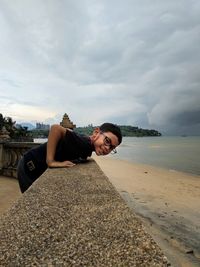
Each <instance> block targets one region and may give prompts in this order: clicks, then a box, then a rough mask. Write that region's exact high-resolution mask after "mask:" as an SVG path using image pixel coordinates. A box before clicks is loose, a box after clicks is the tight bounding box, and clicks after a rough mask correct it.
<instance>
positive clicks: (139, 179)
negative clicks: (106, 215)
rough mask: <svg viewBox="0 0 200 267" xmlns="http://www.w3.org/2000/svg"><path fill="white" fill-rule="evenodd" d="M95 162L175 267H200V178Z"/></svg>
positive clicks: (122, 163)
mask: <svg viewBox="0 0 200 267" xmlns="http://www.w3.org/2000/svg"><path fill="white" fill-rule="evenodd" d="M94 159H95V160H96V161H97V163H98V164H99V166H100V167H101V169H102V170H103V172H104V173H105V174H106V175H107V176H108V178H109V179H110V181H111V182H112V184H113V185H114V186H115V188H116V189H117V190H118V191H119V193H120V194H121V196H122V197H123V198H124V200H125V201H126V202H127V203H128V205H129V206H130V208H131V209H133V211H134V212H135V213H136V214H137V215H138V216H139V217H140V218H141V219H142V221H143V222H144V224H145V226H146V230H147V231H148V232H149V233H150V234H151V235H152V236H153V237H154V239H155V240H156V241H157V243H158V244H159V245H160V247H161V248H162V249H163V251H164V252H165V254H167V256H168V257H169V258H170V259H171V262H172V263H174V266H200V209H199V206H200V176H193V175H190V174H186V173H181V172H176V171H170V170H166V169H161V168H157V167H153V166H149V165H143V164H138V163H137V164H134V163H131V162H128V161H123V160H118V159H116V160H113V159H111V158H109V157H96V156H94Z"/></svg>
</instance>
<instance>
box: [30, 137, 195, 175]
mask: <svg viewBox="0 0 200 267" xmlns="http://www.w3.org/2000/svg"><path fill="white" fill-rule="evenodd" d="M46 141H47V139H35V140H34V142H38V143H43V142H46ZM109 157H112V158H119V159H123V160H128V161H131V162H135V163H144V164H148V165H153V166H157V167H162V168H165V169H170V170H176V171H182V172H187V173H192V174H195V175H200V136H187V137H180V136H161V137H124V138H123V142H122V144H121V145H120V146H119V147H118V148H117V154H115V155H111V154H110V155H109Z"/></svg>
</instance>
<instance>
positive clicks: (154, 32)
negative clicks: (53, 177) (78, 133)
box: [0, 0, 200, 134]
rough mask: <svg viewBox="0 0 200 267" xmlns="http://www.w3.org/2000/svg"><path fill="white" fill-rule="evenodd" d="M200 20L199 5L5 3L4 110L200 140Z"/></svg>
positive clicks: (1, 11) (1, 21)
mask: <svg viewBox="0 0 200 267" xmlns="http://www.w3.org/2000/svg"><path fill="white" fill-rule="evenodd" d="M199 18H200V3H199V1H198V0H194V1H190V2H189V1H186V0H180V1H178V2H177V1H172V0H170V1H165V2H164V1H154V2H151V1H147V0H142V1H135V0H134V1H133V0H127V1H126V2H121V1H114V0H110V1H100V2H99V1H92V2H91V1H88V0H82V1H72V0H62V1H58V2H55V1H53V0H50V1H48V3H43V2H41V1H39V0H36V1H32V0H30V1H25V0H23V1H20V2H18V1H17V2H16V1H14V0H11V1H3V0H2V1H1V3H0V31H1V36H2V37H1V40H0V57H1V61H0V95H1V96H2V97H1V105H0V112H1V113H3V114H4V115H9V114H11V115H13V114H14V119H15V120H19V121H22V120H34V121H35V120H36V121H48V122H49V123H55V122H57V120H59V119H58V118H59V117H60V118H62V115H63V114H64V113H65V112H67V113H68V114H69V115H70V117H72V120H73V121H74V122H75V123H76V124H77V125H86V124H89V123H93V124H94V125H97V124H100V123H102V122H103V121H108V120H111V121H114V122H115V123H119V124H132V125H137V126H139V127H144V128H156V129H159V130H160V131H161V132H164V133H171V134H181V131H184V133H186V134H187V133H189V134H200V123H199V119H198V118H199V103H200V90H199V85H200V76H199V64H200V63H199V62H200V48H199V43H200V26H199V25H200V19H199ZM9 100H10V101H11V102H12V103H11V102H9ZM8 104H9V108H8Z"/></svg>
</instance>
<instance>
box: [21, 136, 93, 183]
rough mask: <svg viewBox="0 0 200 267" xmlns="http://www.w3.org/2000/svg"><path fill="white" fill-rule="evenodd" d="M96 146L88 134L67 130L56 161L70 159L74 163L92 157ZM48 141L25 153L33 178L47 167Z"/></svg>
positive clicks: (27, 169) (27, 171)
mask: <svg viewBox="0 0 200 267" xmlns="http://www.w3.org/2000/svg"><path fill="white" fill-rule="evenodd" d="M92 151H94V146H93V145H92V144H91V140H90V138H89V137H88V136H84V135H80V134H77V133H75V132H73V131H66V134H65V137H64V138H63V139H61V140H60V141H59V142H58V145H57V147H56V153H55V157H54V159H55V161H61V162H62V161H65V160H70V161H72V162H74V163H77V162H82V161H85V160H86V159H87V157H90V156H91V154H92ZM46 153H47V143H44V144H42V145H39V146H38V147H35V148H32V149H30V150H29V151H28V152H26V153H25V154H24V164H25V166H24V168H25V172H26V174H27V175H28V176H29V177H30V178H31V180H33V181H34V180H36V179H37V178H38V177H39V176H40V175H42V173H43V172H44V171H45V170H46V169H47V167H48V166H47V163H46Z"/></svg>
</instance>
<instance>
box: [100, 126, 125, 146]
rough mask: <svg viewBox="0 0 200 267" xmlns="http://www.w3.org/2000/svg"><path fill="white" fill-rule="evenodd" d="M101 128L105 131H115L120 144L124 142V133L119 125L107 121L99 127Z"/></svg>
mask: <svg viewBox="0 0 200 267" xmlns="http://www.w3.org/2000/svg"><path fill="white" fill-rule="evenodd" d="M99 129H100V130H101V131H102V132H104V133H105V132H111V133H113V134H114V135H116V136H117V138H118V141H119V144H120V143H121V142H122V133H121V130H120V128H119V126H117V125H116V124H113V123H110V122H105V123H103V124H102V125H101V126H100V127H99Z"/></svg>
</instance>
